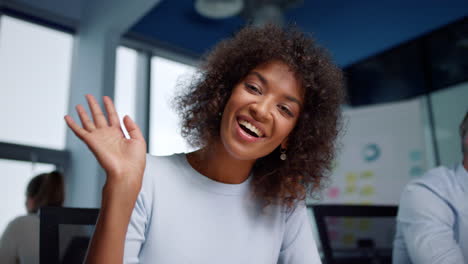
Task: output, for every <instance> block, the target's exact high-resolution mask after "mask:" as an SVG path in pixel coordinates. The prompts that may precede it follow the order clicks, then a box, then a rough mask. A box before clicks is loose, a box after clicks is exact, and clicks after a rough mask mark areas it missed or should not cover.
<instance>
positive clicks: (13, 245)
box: [0, 171, 64, 264]
mask: <svg viewBox="0 0 468 264" xmlns="http://www.w3.org/2000/svg"><path fill="white" fill-rule="evenodd" d="M63 200H64V186H63V176H62V174H61V173H60V172H57V171H53V172H51V173H42V174H39V175H37V176H35V177H34V178H32V180H31V181H30V182H29V183H28V186H27V188H26V210H27V211H28V214H27V215H24V216H20V217H17V218H15V219H14V220H13V221H11V222H10V223H9V224H8V226H7V228H6V229H5V232H4V233H3V236H2V239H1V240H0V263H2V264H10V263H11V264H13V263H21V264H29V263H39V216H38V211H39V208H41V207H43V206H62V205H63Z"/></svg>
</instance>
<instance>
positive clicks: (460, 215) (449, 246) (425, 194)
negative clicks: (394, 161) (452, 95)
mask: <svg viewBox="0 0 468 264" xmlns="http://www.w3.org/2000/svg"><path fill="white" fill-rule="evenodd" d="M460 136H461V144H462V152H463V160H462V162H461V163H458V164H455V165H454V166H452V167H449V168H447V167H444V166H441V167H438V168H435V169H432V170H430V171H428V172H427V173H426V174H425V175H424V176H423V177H421V178H419V179H417V180H414V181H412V182H410V183H409V184H408V185H407V186H406V188H405V190H404V191H403V194H402V196H401V200H400V207H399V210H398V216H397V232H396V236H395V241H394V248H393V263H394V264H406V263H412V264H431V263H433V264H436V263H437V264H449V263H450V264H452V263H453V264H462V263H468V112H467V113H466V115H465V118H464V119H463V121H462V123H461V124H460Z"/></svg>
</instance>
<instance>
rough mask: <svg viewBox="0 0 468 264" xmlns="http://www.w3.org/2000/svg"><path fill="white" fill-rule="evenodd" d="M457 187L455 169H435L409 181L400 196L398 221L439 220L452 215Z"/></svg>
mask: <svg viewBox="0 0 468 264" xmlns="http://www.w3.org/2000/svg"><path fill="white" fill-rule="evenodd" d="M458 190H459V186H458V184H457V179H456V177H455V167H454V168H447V167H443V166H441V167H437V168H434V169H431V170H429V171H428V172H427V173H426V174H424V175H423V176H422V177H421V178H418V179H415V180H413V181H411V182H410V183H409V184H408V185H407V186H406V187H405V189H404V190H403V192H402V194H401V199H400V204H399V210H398V219H399V220H408V221H409V220H411V219H413V220H414V219H416V218H417V219H419V218H427V217H429V218H440V217H442V216H447V215H449V214H452V213H453V210H454V206H456V201H457V199H456V197H455V196H456V195H457V193H458Z"/></svg>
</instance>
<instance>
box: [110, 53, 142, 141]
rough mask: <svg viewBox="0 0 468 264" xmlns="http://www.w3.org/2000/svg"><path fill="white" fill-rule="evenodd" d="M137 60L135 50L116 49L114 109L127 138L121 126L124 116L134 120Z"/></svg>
mask: <svg viewBox="0 0 468 264" xmlns="http://www.w3.org/2000/svg"><path fill="white" fill-rule="evenodd" d="M137 60H138V53H137V51H136V50H134V49H130V48H127V47H123V46H120V47H118V48H117V54H116V63H115V107H116V109H117V113H118V114H119V117H120V122H121V125H122V128H123V130H124V133H125V135H126V136H127V137H128V133H127V131H126V130H125V128H124V126H123V122H122V120H123V117H124V116H125V115H129V116H130V117H131V118H132V119H133V120H135V114H136V113H135V112H136V108H135V103H136V90H137V79H136V78H137Z"/></svg>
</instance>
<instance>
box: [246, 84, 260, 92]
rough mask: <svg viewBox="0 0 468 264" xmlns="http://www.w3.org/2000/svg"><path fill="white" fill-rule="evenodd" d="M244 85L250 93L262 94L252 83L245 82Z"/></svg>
mask: <svg viewBox="0 0 468 264" xmlns="http://www.w3.org/2000/svg"><path fill="white" fill-rule="evenodd" d="M244 85H245V87H246V88H247V89H248V90H249V91H250V92H251V93H255V94H262V91H260V89H258V88H257V87H255V86H254V85H251V84H248V83H245V84H244Z"/></svg>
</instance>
